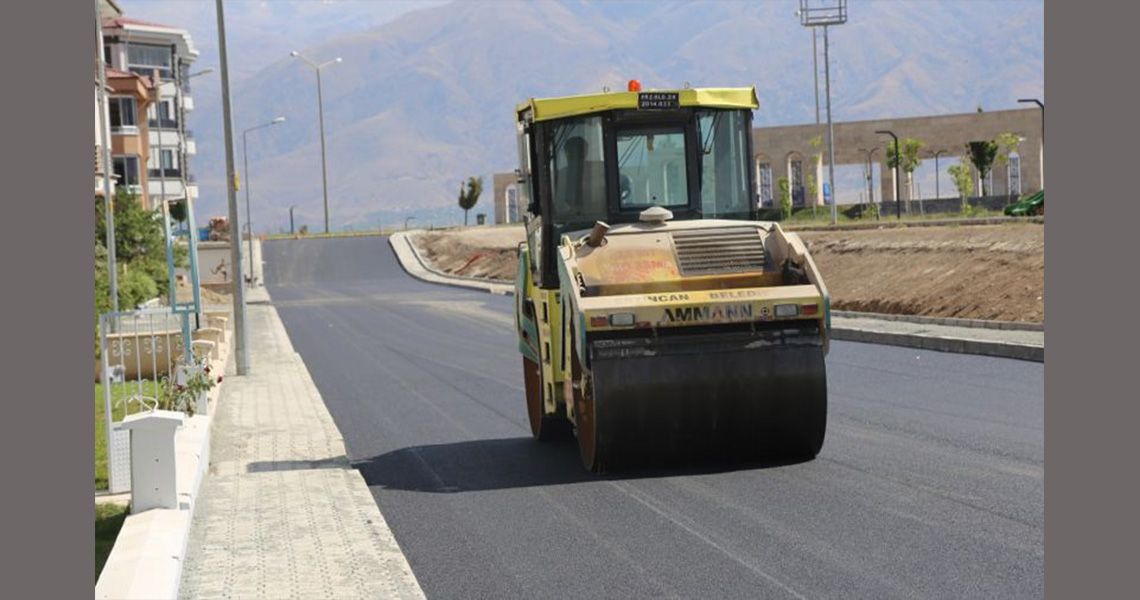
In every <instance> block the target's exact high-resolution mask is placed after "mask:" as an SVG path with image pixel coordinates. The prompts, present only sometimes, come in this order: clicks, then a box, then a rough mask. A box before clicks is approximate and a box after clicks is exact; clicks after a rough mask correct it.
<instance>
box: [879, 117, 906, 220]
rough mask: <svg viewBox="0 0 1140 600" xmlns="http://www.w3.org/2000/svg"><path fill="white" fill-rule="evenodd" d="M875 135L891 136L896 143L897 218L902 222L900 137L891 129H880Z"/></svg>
mask: <svg viewBox="0 0 1140 600" xmlns="http://www.w3.org/2000/svg"><path fill="white" fill-rule="evenodd" d="M875 133H878V134H880V135H882V134H886V135H889V136H891V139H893V140H894V141H895V167H894V171H895V194H894V196H895V218H897V219H898V220H900V221H901V220H902V200H900V199H899V193H900V192H902V186H901V185H900V184H899V167H901V166H902V162H901V161H899V136H897V135H895V132H893V131H890V130H889V129H880V130H878V131H876V132H875Z"/></svg>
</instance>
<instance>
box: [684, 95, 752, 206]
mask: <svg viewBox="0 0 1140 600" xmlns="http://www.w3.org/2000/svg"><path fill="white" fill-rule="evenodd" d="M745 116H746V115H745V113H744V112H743V111H739V110H731V111H729V110H702V111H698V112H697V130H698V132H699V134H700V140H701V212H702V213H703V216H704V217H705V218H717V217H721V218H723V217H735V218H740V217H742V216H743V217H744V218H747V214H748V213H749V210H750V204H749V193H748V187H749V186H748V167H749V157H748V138H747V136H748V119H746V118H745Z"/></svg>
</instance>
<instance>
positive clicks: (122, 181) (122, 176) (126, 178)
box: [111, 154, 142, 186]
mask: <svg viewBox="0 0 1140 600" xmlns="http://www.w3.org/2000/svg"><path fill="white" fill-rule="evenodd" d="M111 162H112V163H114V167H115V176H116V177H117V178H118V184H119V185H128V186H138V185H142V181H141V180H140V179H139V157H138V156H135V155H133V154H132V155H123V156H115V157H112V158H111Z"/></svg>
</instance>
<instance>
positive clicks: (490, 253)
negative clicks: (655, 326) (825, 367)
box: [417, 224, 1045, 323]
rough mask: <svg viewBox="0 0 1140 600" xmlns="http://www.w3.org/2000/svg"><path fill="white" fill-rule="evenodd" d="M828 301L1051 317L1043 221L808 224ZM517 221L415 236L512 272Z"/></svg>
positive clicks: (433, 252)
mask: <svg viewBox="0 0 1140 600" xmlns="http://www.w3.org/2000/svg"><path fill="white" fill-rule="evenodd" d="M800 236H801V237H802V238H803V240H804V242H805V243H806V244H807V245H808V247H809V248H810V249H811V253H812V258H813V259H814V260H815V262H816V265H817V266H818V267H819V269H820V271H821V273H822V274H823V279H824V282H825V283H826V284H827V287H828V289H829V291H830V292H831V298H832V307H833V308H835V309H837V310H852V311H863V312H877V313H890V314H907V315H924V316H935V317H958V318H967V319H998V320H1004V321H1026V322H1034V323H1042V322H1044V320H1045V228H1044V227H1043V226H1042V225H1038V224H1009V225H961V226H946V227H903V228H884V229H874V230H860V231H805V232H801V233H800ZM523 237H524V233H523V231H522V228H521V227H496V228H483V229H468V230H465V231H448V232H435V233H428V234H424V235H421V236H419V238H418V244H417V245H418V247H419V248H420V252H421V253H422V254H423V255H424V257H425V259H426V260H428V261H430V262H432V263H433V264H434V265H435V267H436V268H438V269H440V270H442V271H446V272H449V273H454V274H459V275H466V276H470V277H488V278H493V279H502V280H512V279H513V278H514V276H515V269H516V266H517V262H516V250H515V249H516V247H517V245H518V243H519V242H521V241H522V240H523Z"/></svg>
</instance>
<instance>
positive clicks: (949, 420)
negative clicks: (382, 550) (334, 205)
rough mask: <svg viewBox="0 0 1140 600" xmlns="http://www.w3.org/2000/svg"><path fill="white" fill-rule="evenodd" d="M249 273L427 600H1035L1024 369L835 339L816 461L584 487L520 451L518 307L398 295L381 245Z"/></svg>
mask: <svg viewBox="0 0 1140 600" xmlns="http://www.w3.org/2000/svg"><path fill="white" fill-rule="evenodd" d="M265 260H266V265H265V276H266V281H267V284H268V286H269V291H270V294H271V295H272V298H273V303H274V305H275V306H276V308H277V310H278V312H279V314H280V316H281V318H282V320H283V321H284V323H285V326H286V329H287V330H288V332H289V336H290V339H291V340H292V342H293V345H294V347H295V348H296V350H297V352H299V353H300V355H301V356H302V358H303V359H304V361H305V364H306V365H307V366H308V368H309V371H310V372H311V374H312V377H313V379H314V381H315V382H316V384H317V387H318V389H319V390H320V392H321V395H322V396H323V398H324V401H325V403H326V404H327V405H328V408H329V410H330V412H331V413H332V416H333V418H334V419H335V421H336V424H337V426H338V427H339V428H340V430H341V432H342V433H343V435H344V437H345V442H346V446H347V448H348V452H349V454H350V459H351V460H352V462H353V464H354V466H355V467H356V468H357V469H359V470H360V472H361V473H362V474H363V475H364V477H365V479H366V480H367V482H368V485H369V486H370V488H371V490H372V494H373V496H374V497H375V498H376V502H377V504H378V505H379V506H380V510H381V512H383V514H384V516H385V518H386V519H387V520H388V523H389V524H390V526H391V527H392V530H393V531H394V533H395V535H396V538H397V540H398V541H399V543H400V545H401V547H402V548H403V550H404V552H405V554H406V555H407V558H408V561H409V562H410V564H411V566H412V569H413V570H414V571H415V574H416V576H417V578H418V579H419V581H420V584H421V585H422V587H423V589H424V591H425V592H426V593H427V595H428V597H430V598H545V597H560V598H644V597H683V598H714V597H715V598H822V597H827V598H918V597H937V598H1020V597H1040V596H1042V595H1043V592H1044V472H1045V470H1044V365H1042V364H1040V363H1033V362H1024V361H1017V360H1010V359H996V358H987V357H979V356H968V355H959V354H943V353H938V352H927V351H916V350H910V349H905V348H897V347H889V346H877V345H870V344H859V343H848V342H833V344H832V347H831V352H830V354H829V355H828V358H827V369H828V388H829V400H830V406H829V423H828V432H827V440H826V442H825V444H824V448H823V451H822V452H821V454H820V456H819V457H818V458H817V459H816V460H814V461H810V462H805V463H799V464H790V465H789V464H783V465H781V464H771V465H757V464H732V463H723V462H718V463H704V464H689V465H681V466H676V467H667V466H666V467H654V468H653V469H651V470H643V471H635V472H631V473H621V474H615V475H608V476H601V477H599V476H594V475H590V474H588V473H586V472H584V471H583V470H582V468H581V466H580V463H579V461H578V456H577V448H576V446H575V445H574V443H573V442H572V441H568V442H566V443H560V444H553V445H547V444H539V443H537V442H534V441H532V440H531V439H530V434H529V429H528V427H527V417H526V411H525V407H524V400H523V387H522V385H523V384H522V366H521V362H520V361H521V358H520V355H519V353H518V351H517V347H516V344H517V342H516V338H515V333H514V327H513V318H512V308H513V304H512V299H511V298H510V297H504V296H494V295H490V294H487V293H483V292H477V291H470V290H463V289H457V288H453V287H447V286H440V285H433V284H427V283H423V282H420V281H418V280H415V279H412V278H411V277H409V276H408V275H407V274H405V273H404V272H403V270H402V269H401V268H400V266H399V263H398V262H397V261H396V259H395V257H394V256H393V253H392V250H391V248H390V247H389V244H388V240H387V239H386V238H380V237H360V238H340V239H309V240H300V241H294V240H283V241H271V242H267V243H266V244H265ZM825 275H826V274H825Z"/></svg>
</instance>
